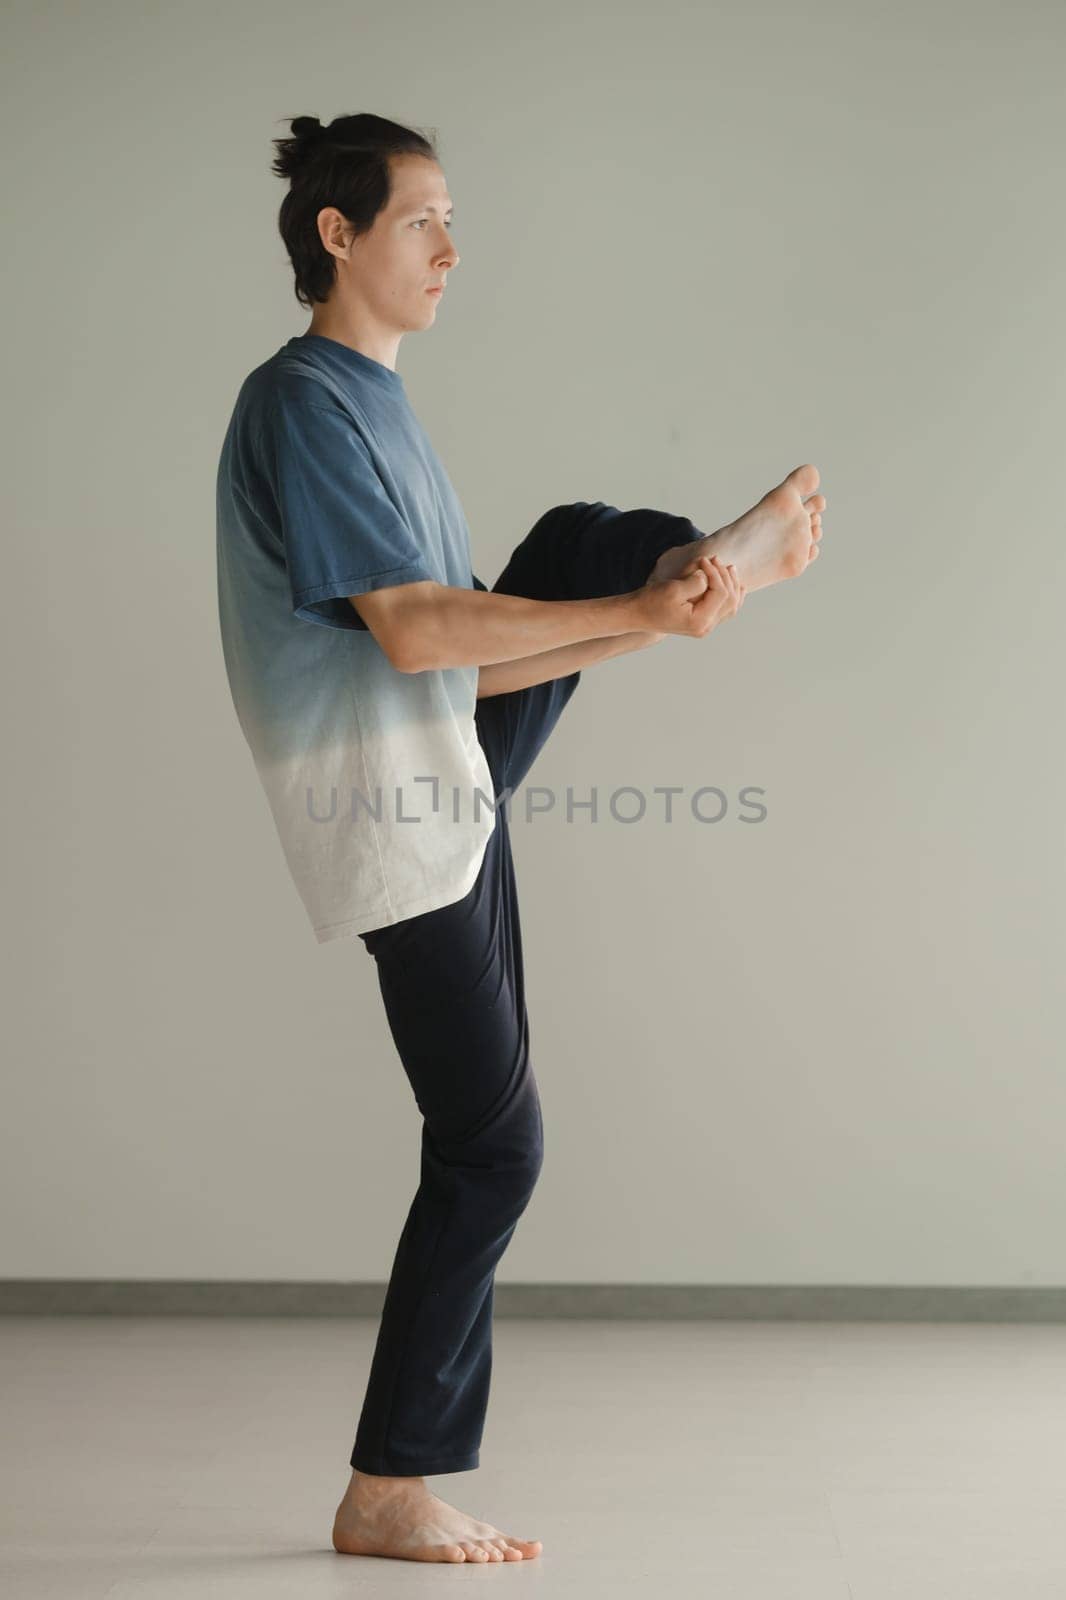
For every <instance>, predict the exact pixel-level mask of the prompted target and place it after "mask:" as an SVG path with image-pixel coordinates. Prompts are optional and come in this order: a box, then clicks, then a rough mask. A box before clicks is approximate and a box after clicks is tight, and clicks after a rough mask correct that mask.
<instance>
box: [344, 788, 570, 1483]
mask: <svg viewBox="0 0 1066 1600" xmlns="http://www.w3.org/2000/svg"><path fill="white" fill-rule="evenodd" d="M516 909H517V908H516V903H515V888H514V872H513V865H512V861H511V854H510V842H509V835H508V832H507V824H506V817H505V814H504V812H503V810H502V809H500V810H498V811H497V817H496V827H495V829H494V831H493V833H492V834H491V835H490V837H489V841H488V844H487V845H486V849H485V856H484V860H483V862H482V866H481V869H480V872H479V874H478V877H477V879H476V881H475V883H474V886H473V888H472V889H471V890H470V891H469V893H468V894H466V895H465V896H464V897H463V899H461V900H459V901H456V902H454V903H453V904H451V905H447V906H442V907H440V908H438V909H437V910H434V911H429V912H425V913H423V914H422V915H420V916H416V917H408V918H406V919H405V920H403V921H401V922H398V923H394V924H392V925H391V926H389V927H386V928H381V929H376V930H375V931H373V932H371V933H367V934H363V935H361V937H362V938H363V941H364V943H365V944H366V947H367V949H368V950H369V951H370V952H371V954H372V955H373V956H374V958H375V961H376V962H377V967H378V980H379V983H380V986H381V992H382V996H383V999H384V1002H385V1010H386V1014H387V1016H388V1020H389V1026H390V1028H391V1030H392V1035H393V1039H394V1040H395V1043H396V1047H397V1050H398V1052H399V1054H400V1058H401V1061H402V1063H403V1067H404V1071H405V1072H406V1074H407V1077H408V1079H409V1081H410V1083H411V1087H412V1089H413V1090H414V1094H415V1098H416V1100H417V1103H418V1106H419V1109H420V1110H421V1112H422V1116H423V1124H422V1158H421V1182H420V1184H419V1187H418V1191H417V1193H416V1195H415V1197H414V1200H413V1202H412V1205H411V1209H410V1212H409V1214H408V1217H407V1221H406V1224H405V1226H404V1229H403V1233H402V1235H401V1238H400V1242H399V1245H398V1247H397V1251H396V1257H395V1260H394V1262H393V1267H392V1274H391V1277H390V1279H389V1286H388V1291H387V1294H386V1297H385V1306H384V1310H383V1313H382V1319H381V1325H380V1328H379V1332H378V1339H377V1345H376V1349H375V1352H374V1357H373V1362H372V1366H371V1373H370V1380H369V1384H368V1387H367V1392H366V1398H365V1401H364V1405H363V1410H362V1414H361V1416H360V1420H359V1426H358V1430H357V1433H356V1439H355V1445H354V1448H353V1451H352V1455H351V1458H350V1459H351V1464H352V1466H353V1467H355V1468H356V1469H357V1470H358V1471H360V1472H363V1473H369V1474H379V1475H386V1476H389V1477H407V1476H423V1475H425V1474H427V1473H438V1472H461V1471H466V1470H469V1469H471V1468H474V1467H476V1466H477V1465H478V1454H479V1447H480V1443H481V1434H482V1428H483V1424H484V1419H485V1413H486V1408H487V1404H488V1394H489V1379H490V1374H491V1370H492V1347H491V1333H492V1306H493V1282H494V1273H495V1269H496V1264H497V1262H498V1261H499V1259H500V1257H501V1256H502V1255H503V1253H504V1251H505V1250H506V1248H507V1245H508V1243H509V1241H510V1239H511V1236H512V1234H513V1232H514V1230H515V1227H516V1225H517V1223H518V1219H519V1217H520V1216H521V1214H522V1212H523V1211H524V1209H525V1207H526V1205H527V1203H528V1201H529V1198H530V1196H531V1194H532V1191H533V1187H534V1185H535V1183H536V1180H537V1176H538V1174H539V1172H540V1167H541V1162H542V1159H543V1124H542V1120H541V1111H540V1101H539V1096H538V1093H537V1085H536V1081H535V1079H534V1076H533V1070H532V1066H531V1063H530V1057H529V1031H528V1025H527V1022H526V1012H525V998H524V993H523V985H522V975H521V955H520V951H518V950H517V949H516V945H515V941H514V937H513V931H514V926H515V917H516Z"/></svg>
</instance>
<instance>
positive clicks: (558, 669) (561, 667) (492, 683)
mask: <svg viewBox="0 0 1066 1600" xmlns="http://www.w3.org/2000/svg"><path fill="white" fill-rule="evenodd" d="M665 638H666V635H665V633H652V632H650V631H648V630H645V629H643V628H637V629H634V630H633V631H632V632H631V633H617V634H612V635H610V636H609V637H608V638H605V639H584V640H582V641H581V642H580V643H578V644H564V645H560V646H559V647H558V648H557V649H555V650H541V651H540V652H539V653H538V654H537V655H531V656H517V657H516V658H515V659H514V660H513V661H494V662H492V663H490V664H489V665H487V666H482V667H480V668H479V670H478V675H477V698H478V699H479V700H484V698H485V697H486V695H492V694H506V693H507V692H508V690H510V689H528V688H530V687H531V686H532V685H533V684H535V683H547V682H548V681H549V679H551V678H565V677H567V676H568V675H569V674H570V673H571V672H577V671H579V670H580V668H582V667H591V666H593V665H594V664H595V663H596V662H597V661H607V660H608V659H609V658H610V657H611V656H620V655H625V654H626V652H627V651H630V650H644V649H646V648H647V647H648V645H650V644H658V642H659V640H660V639H665Z"/></svg>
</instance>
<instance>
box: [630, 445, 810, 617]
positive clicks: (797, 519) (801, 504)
mask: <svg viewBox="0 0 1066 1600" xmlns="http://www.w3.org/2000/svg"><path fill="white" fill-rule="evenodd" d="M818 482H819V473H818V468H817V467H813V466H811V465H810V464H809V463H808V464H807V465H805V466H802V467H796V469H795V471H793V472H790V473H789V475H788V477H787V478H785V479H784V480H783V482H781V483H779V484H778V485H777V486H776V488H773V489H770V490H769V491H768V492H767V493H766V494H764V495H763V497H762V499H761V500H760V501H758V502H757V503H756V504H755V505H754V506H752V508H751V510H750V511H745V513H744V515H743V516H742V517H738V518H737V520H736V522H729V523H726V525H725V527H724V528H717V529H716V530H715V532H714V533H708V534H706V535H705V536H704V537H703V538H702V539H695V540H690V541H689V543H688V544H678V545H673V546H672V547H671V548H670V549H669V550H667V551H665V552H664V553H663V554H662V555H661V556H660V557H659V559H658V561H657V562H656V563H655V565H654V567H653V568H652V570H651V575H650V576H649V578H648V580H647V581H648V582H649V583H658V582H661V581H662V580H663V579H665V578H678V577H681V575H682V574H683V573H685V572H686V571H687V569H688V568H689V567H690V566H691V565H692V563H693V562H695V561H696V560H698V558H699V557H700V556H703V555H705V556H714V555H716V556H717V557H718V559H719V561H720V562H722V564H723V565H733V566H735V567H736V569H737V576H738V578H739V579H740V581H741V583H742V584H743V585H744V588H745V590H746V591H747V592H749V593H750V591H751V590H752V589H767V588H769V586H770V584H772V583H780V582H781V580H782V579H783V578H798V577H799V575H800V573H801V572H805V571H806V570H807V568H808V567H809V566H810V564H811V562H812V561H814V560H815V559H816V558H817V555H818V541H819V539H820V538H821V537H822V512H823V511H824V510H825V507H826V504H827V502H826V498H825V495H824V494H815V493H814V491H815V489H817V487H818Z"/></svg>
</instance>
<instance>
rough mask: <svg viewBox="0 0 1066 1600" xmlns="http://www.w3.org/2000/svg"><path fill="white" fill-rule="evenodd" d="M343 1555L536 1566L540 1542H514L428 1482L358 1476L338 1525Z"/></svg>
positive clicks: (343, 1503) (337, 1539)
mask: <svg viewBox="0 0 1066 1600" xmlns="http://www.w3.org/2000/svg"><path fill="white" fill-rule="evenodd" d="M333 1548H334V1550H337V1551H339V1552H340V1553H341V1554H342V1555H351V1556H396V1557H398V1558H399V1559H400V1560H401V1561H532V1560H534V1559H535V1557H536V1556H538V1555H539V1554H540V1551H541V1542H540V1540H539V1539H512V1538H511V1537H510V1535H509V1534H504V1533H501V1532H500V1530H499V1528H494V1527H493V1526H492V1523H491V1522H479V1521H478V1520H477V1518H476V1517H468V1516H467V1515H466V1513H465V1512H463V1511H457V1510H456V1508H455V1507H454V1506H450V1505H449V1504H448V1502H447V1501H446V1500H438V1498H437V1496H436V1495H435V1494H431V1493H430V1491H429V1490H428V1489H427V1488H426V1483H425V1479H424V1478H384V1477H376V1476H373V1475H371V1474H369V1473H363V1472H359V1471H358V1470H356V1471H353V1473H352V1480H351V1482H350V1483H349V1485H348V1488H347V1491H346V1493H345V1496H344V1499H343V1500H342V1501H341V1503H340V1505H339V1506H338V1507H337V1514H336V1517H335V1518H334V1522H333Z"/></svg>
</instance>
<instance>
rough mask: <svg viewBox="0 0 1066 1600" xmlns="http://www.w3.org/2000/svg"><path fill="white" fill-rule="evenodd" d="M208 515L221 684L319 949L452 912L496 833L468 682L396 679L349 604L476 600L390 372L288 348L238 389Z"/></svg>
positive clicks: (450, 519) (454, 517)
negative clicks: (370, 596)
mask: <svg viewBox="0 0 1066 1600" xmlns="http://www.w3.org/2000/svg"><path fill="white" fill-rule="evenodd" d="M217 513H218V520H217V554H218V606H219V621H220V625H221V632H222V647H223V654H224V657H225V664H226V673H227V676H228V679H229V685H230V691H231V694H232V697H233V703H234V706H235V708H236V712H237V717H238V719H239V722H240V726H241V729H242V731H243V733H244V737H245V739H246V740H247V742H248V745H249V748H250V750H251V753H252V757H253V760H254V762H255V767H256V771H257V772H258V775H259V779H260V782H261V783H262V786H263V788H264V790H265V792H266V796H267V799H268V801H269V803H270V808H271V811H272V813H273V817H274V823H275V826H276V828H277V831H278V836H279V838H280V840H281V844H282V848H283V850H284V853H285V857H286V860H287V863H288V866H289V870H290V872H291V874H292V878H293V881H294V883H295V885H296V888H297V890H298V891H299V893H300V896H301V898H302V900H303V903H304V906H305V907H306V909H307V914H308V916H309V917H310V920H311V926H312V928H313V931H314V934H315V937H316V939H317V940H318V942H319V943H320V944H322V943H325V941H326V940H329V939H339V938H343V937H345V936H350V935H355V934H359V933H365V932H368V931H369V930H371V929H373V928H381V927H385V926H387V925H388V924H390V923H394V922H399V921H400V920H401V919H403V918H405V917H411V916H416V915H418V914H419V913H420V912H423V911H432V910H435V909H436V908H437V907H439V906H445V905H450V904H451V903H452V902H453V901H455V900H459V899H461V898H462V897H463V895H465V894H466V893H467V891H468V890H469V889H470V888H471V887H472V886H473V883H474V880H475V879H476V877H477V874H478V870H479V868H480V866H481V861H482V857H483V855H484V852H485V846H486V844H487V843H488V840H489V836H490V835H491V833H492V831H493V828H494V826H495V821H496V817H495V810H494V807H493V784H492V776H491V773H490V771H489V766H488V762H487V760H486V758H485V754H484V751H483V750H482V747H481V744H480V743H479V741H478V737H477V731H476V726H475V723H474V711H475V708H476V695H477V678H478V669H477V667H476V666H466V667H449V668H445V669H441V670H429V671H425V672H399V671H398V670H397V669H396V668H395V667H393V666H392V665H391V663H390V662H389V659H388V657H387V656H386V655H385V653H384V651H383V650H382V649H381V646H380V645H379V644H378V643H377V640H376V639H375V638H374V636H373V634H372V633H371V632H370V630H369V629H368V628H367V626H366V624H365V623H364V622H363V621H362V620H361V619H360V617H359V615H358V613H357V612H356V610H355V607H354V606H353V605H352V604H351V603H350V602H349V600H348V599H347V598H346V597H347V596H348V595H351V594H365V593H366V592H367V591H369V590H372V589H384V588H388V587H391V586H392V585H394V584H401V583H414V582H417V581H419V580H424V579H433V580H435V581H436V582H437V583H441V584H448V585H452V586H455V587H459V588H465V589H473V588H475V587H478V588H480V587H484V586H483V585H481V584H480V582H479V580H477V579H475V578H474V576H473V573H472V572H471V567H470V535H469V530H468V528H467V524H466V519H465V517H464V515H463V512H462V508H461V506H460V504H459V501H458V498H457V496H456V494H455V491H454V489H453V488H452V485H451V483H450V482H449V480H448V476H447V473H446V472H445V470H444V467H443V466H442V465H441V463H440V461H439V460H438V458H437V456H436V454H435V452H434V450H433V447H432V445H431V444H430V442H429V439H428V438H427V436H426V433H425V431H424V429H423V428H422V425H421V423H420V422H419V421H418V419H417V417H416V416H415V414H414V412H413V411H412V409H411V405H410V402H409V401H408V398H407V395H406V392H405V390H404V385H403V379H402V378H401V377H400V375H399V374H398V373H397V372H394V371H393V370H392V368H390V367H386V366H384V365H383V364H382V363H381V362H379V361H374V360H372V359H371V358H370V357H369V356H365V355H363V354H362V353H361V352H360V351H358V350H353V349H351V348H350V347H349V346H348V345H344V344H341V343H340V342H339V341H337V340H335V339H328V338H325V337H324V336H323V335H321V334H310V333H305V334H301V335H298V336H297V337H295V338H292V339H289V340H288V342H287V343H286V344H284V345H283V346H282V347H281V349H280V350H278V351H277V352H276V354H275V355H273V356H271V357H270V359H269V360H268V361H266V362H264V363H263V365H262V366H259V367H257V368H256V369H255V370H254V371H253V372H251V373H250V374H249V375H248V377H247V378H246V379H245V380H244V382H243V384H242V385H241V388H240V391H239V393H238V396H237V402H236V405H235V407H234V411H233V416H232V418H231V419H230V423H229V427H228V429H227V432H226V437H225V441H224V443H223V446H222V454H221V458H220V461H219V466H218V477H217Z"/></svg>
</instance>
